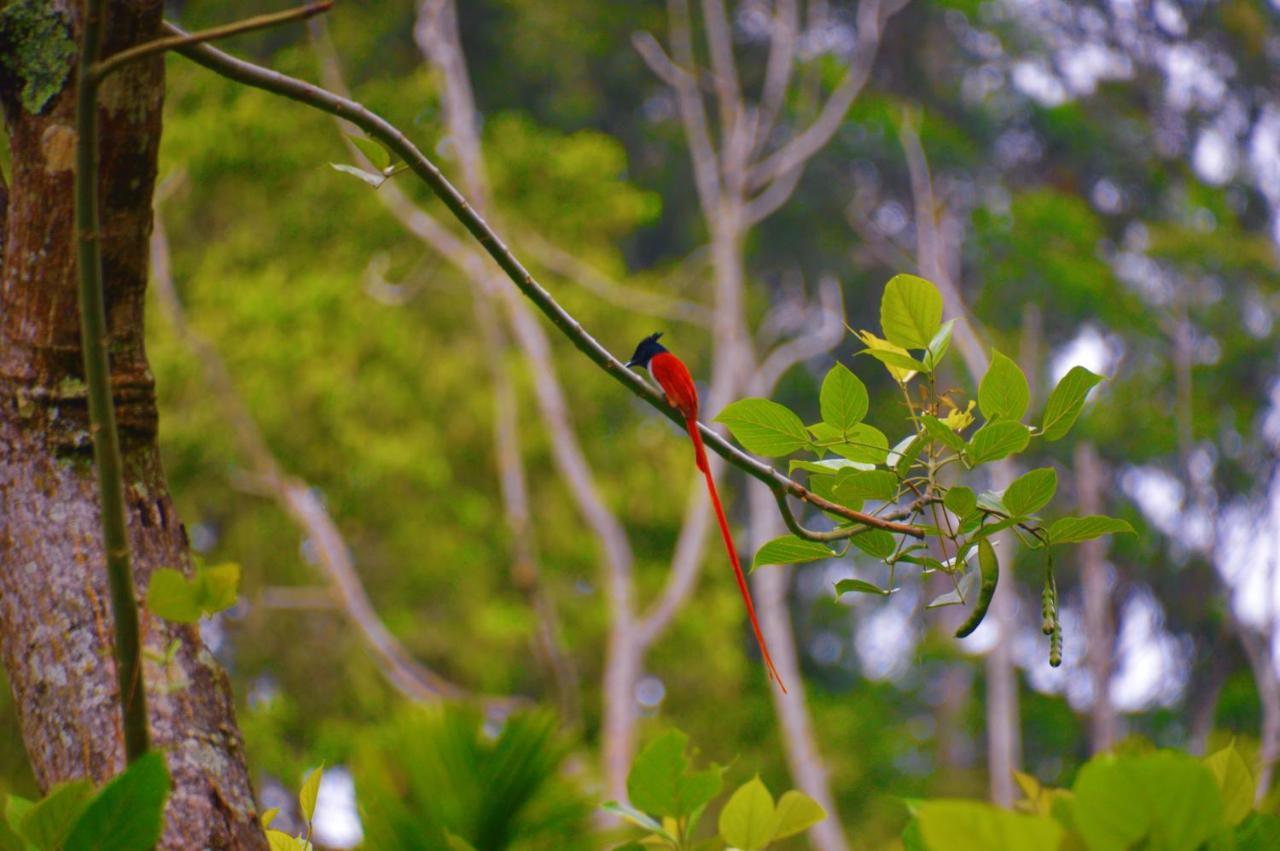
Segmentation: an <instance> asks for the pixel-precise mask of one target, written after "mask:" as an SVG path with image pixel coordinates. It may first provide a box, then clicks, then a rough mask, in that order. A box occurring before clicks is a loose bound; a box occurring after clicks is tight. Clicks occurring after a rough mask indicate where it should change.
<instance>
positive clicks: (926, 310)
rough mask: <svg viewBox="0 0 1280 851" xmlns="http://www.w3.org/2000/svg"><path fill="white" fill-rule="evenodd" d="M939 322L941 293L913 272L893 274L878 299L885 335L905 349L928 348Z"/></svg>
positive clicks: (940, 322) (940, 318)
mask: <svg viewBox="0 0 1280 851" xmlns="http://www.w3.org/2000/svg"><path fill="white" fill-rule="evenodd" d="M941 326H942V295H941V294H940V293H939V292H938V288H937V287H935V286H934V285H933V284H931V283H929V282H928V281H926V280H925V279H924V278H917V277H916V276H915V275H894V276H893V278H891V279H890V280H889V283H887V284H885V288H884V295H883V296H882V297H881V299H880V328H881V330H882V331H883V332H884V336H885V339H887V340H888V341H889V342H890V343H894V344H896V345H899V346H902V347H903V348H904V349H927V348H928V347H929V342H930V341H931V340H933V335H934V334H937V333H938V329H939V328H940V327H941Z"/></svg>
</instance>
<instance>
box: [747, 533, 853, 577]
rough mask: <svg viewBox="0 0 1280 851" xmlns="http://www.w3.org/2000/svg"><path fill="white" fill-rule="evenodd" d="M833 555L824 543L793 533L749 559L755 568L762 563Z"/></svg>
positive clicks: (803, 560) (786, 561) (797, 560)
mask: <svg viewBox="0 0 1280 851" xmlns="http://www.w3.org/2000/svg"><path fill="white" fill-rule="evenodd" d="M833 556H835V553H834V552H832V551H831V548H830V547H828V546H827V545H826V544H822V543H819V542H818V541H806V540H805V539H804V538H798V537H796V536H795V535H783V536H782V537H781V538H774V539H773V540H772V541H769V542H768V543H767V544H765V545H764V546H762V547H761V548H760V549H759V550H758V551H756V557H755V558H754V559H752V560H751V569H752V570H755V569H756V568H757V567H760V566H761V565H763V564H802V563H804V562H807V561H819V560H820V559H824V558H832V557H833Z"/></svg>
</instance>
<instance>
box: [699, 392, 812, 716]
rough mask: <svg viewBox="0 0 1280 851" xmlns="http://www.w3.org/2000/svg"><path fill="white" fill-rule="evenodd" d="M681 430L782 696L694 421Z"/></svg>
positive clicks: (761, 649) (782, 686)
mask: <svg viewBox="0 0 1280 851" xmlns="http://www.w3.org/2000/svg"><path fill="white" fill-rule="evenodd" d="M685 427H686V428H688V429H689V437H690V438H692V440H693V451H694V455H695V458H696V460H697V464H698V469H699V470H701V471H702V475H703V476H704V477H705V478H706V480H707V492H708V493H710V494H711V505H712V506H713V507H714V508H715V510H716V520H717V521H718V522H719V523H720V535H721V537H723V538H724V547H725V549H726V550H728V552H729V562H730V563H731V564H732V565H733V575H734V578H735V579H737V580H738V590H739V591H741V592H742V601H743V602H744V603H746V604H747V617H748V618H750V620H751V629H752V631H753V632H755V634H756V643H757V644H759V645H760V655H761V656H763V657H764V665H765V668H766V669H767V670H768V672H769V677H770V678H771V679H772V680H773V681H774V682H776V683H777V684H778V688H780V689H782V693H783V694H786V693H787V687H786V685H784V684H783V682H782V677H781V676H780V675H779V674H778V669H777V668H775V667H774V665H773V658H772V657H771V656H770V655H769V645H768V644H767V643H766V642H765V640H764V633H763V632H761V631H760V621H759V620H757V619H756V607H755V605H754V604H752V602H751V589H750V588H748V587H747V577H746V575H745V574H743V572H742V563H741V562H740V561H739V560H738V550H737V549H736V548H735V547H734V545H733V536H732V535H730V534H729V522H728V521H727V520H725V518H724V508H723V507H721V505H720V495H719V494H718V493H716V483H715V480H714V479H712V478H711V465H710V464H708V463H707V450H706V449H704V448H703V446H702V435H701V434H700V433H699V432H698V421H697V419H696V418H694V417H688V418H686V419H685Z"/></svg>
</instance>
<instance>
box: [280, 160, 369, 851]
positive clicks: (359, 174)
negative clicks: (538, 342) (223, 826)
mask: <svg viewBox="0 0 1280 851" xmlns="http://www.w3.org/2000/svg"><path fill="white" fill-rule="evenodd" d="M329 168H331V169H333V170H334V171H340V172H342V173H343V174H349V175H351V176H352V177H356V178H359V179H360V180H362V181H364V182H365V183H367V184H369V185H370V186H372V187H373V188H374V189H377V188H378V187H380V186H382V184H383V183H384V182H385V181H386V178H385V177H383V176H382V175H381V174H371V173H369V172H367V171H365V170H364V169H362V168H357V167H356V166H353V165H347V164H346V163H329ZM277 832H278V831H277Z"/></svg>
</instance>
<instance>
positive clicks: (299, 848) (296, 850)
mask: <svg viewBox="0 0 1280 851" xmlns="http://www.w3.org/2000/svg"><path fill="white" fill-rule="evenodd" d="M308 845H310V843H309V842H307V841H306V840H304V839H298V838H297V837H296V836H290V835H289V834H287V833H285V832H284V831H282V830H268V831H267V846H268V847H269V848H270V849H271V851H309V849H308V847H307V846H308Z"/></svg>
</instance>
